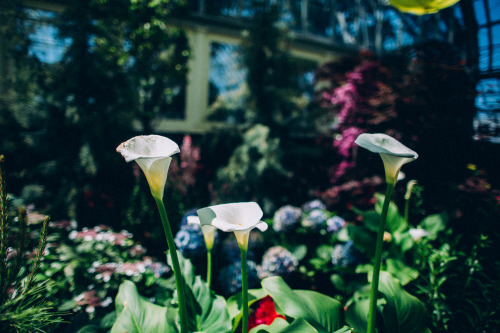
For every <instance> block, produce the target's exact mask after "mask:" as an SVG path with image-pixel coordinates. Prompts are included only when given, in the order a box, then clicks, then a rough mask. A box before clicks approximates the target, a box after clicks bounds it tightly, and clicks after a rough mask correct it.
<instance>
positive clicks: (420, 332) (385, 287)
mask: <svg viewBox="0 0 500 333" xmlns="http://www.w3.org/2000/svg"><path fill="white" fill-rule="evenodd" d="M379 291H380V292H381V293H382V294H384V298H385V300H386V302H387V304H386V305H385V306H384V307H383V311H382V317H383V318H384V326H385V332H391V333H424V332H428V328H427V327H425V324H424V323H425V318H426V317H425V316H426V314H425V305H424V303H422V302H421V301H420V300H419V299H418V298H416V297H415V296H413V295H411V294H409V293H408V292H407V291H405V290H404V289H403V287H401V284H400V283H399V281H398V280H396V279H395V278H393V277H392V276H391V275H390V274H389V273H387V272H380V282H379Z"/></svg>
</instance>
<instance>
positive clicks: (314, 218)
mask: <svg viewBox="0 0 500 333" xmlns="http://www.w3.org/2000/svg"><path fill="white" fill-rule="evenodd" d="M326 219H327V215H326V213H325V212H324V211H323V210H321V209H313V210H312V211H310V212H309V214H307V216H306V218H305V219H303V220H302V226H303V227H305V228H311V229H315V230H318V229H321V227H323V226H324V225H325V224H326Z"/></svg>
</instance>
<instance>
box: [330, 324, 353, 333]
mask: <svg viewBox="0 0 500 333" xmlns="http://www.w3.org/2000/svg"><path fill="white" fill-rule="evenodd" d="M351 332H352V329H351V328H350V327H347V326H344V327H342V328H341V329H339V330H338V331H335V332H333V333H351Z"/></svg>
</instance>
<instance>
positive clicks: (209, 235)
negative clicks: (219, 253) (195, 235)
mask: <svg viewBox="0 0 500 333" xmlns="http://www.w3.org/2000/svg"><path fill="white" fill-rule="evenodd" d="M187 221H188V223H189V224H198V225H200V226H201V232H202V233H203V238H204V239H205V246H206V248H207V250H209V251H210V250H212V248H213V247H214V240H215V233H216V231H217V228H216V227H214V226H212V225H210V224H205V225H201V221H200V218H199V217H198V216H192V215H190V216H188V217H187Z"/></svg>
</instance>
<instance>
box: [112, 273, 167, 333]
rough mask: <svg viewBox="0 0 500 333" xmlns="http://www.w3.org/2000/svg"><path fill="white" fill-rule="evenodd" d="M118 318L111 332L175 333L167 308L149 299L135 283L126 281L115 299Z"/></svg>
mask: <svg viewBox="0 0 500 333" xmlns="http://www.w3.org/2000/svg"><path fill="white" fill-rule="evenodd" d="M115 306H116V313H117V318H116V322H115V324H114V325H113V327H112V328H111V333H123V332H127V333H147V332H165V333H174V332H175V330H174V328H173V327H172V326H169V325H168V324H167V318H166V313H167V308H166V307H162V306H159V305H156V304H153V303H151V302H149V301H147V300H146V299H145V298H143V297H141V296H140V295H139V293H138V292H137V288H136V287H135V284H133V283H132V282H130V281H125V282H123V283H122V284H121V285H120V288H119V290H118V295H117V296H116V299H115Z"/></svg>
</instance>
